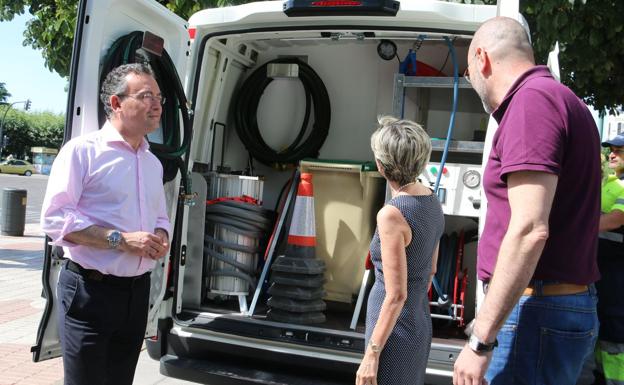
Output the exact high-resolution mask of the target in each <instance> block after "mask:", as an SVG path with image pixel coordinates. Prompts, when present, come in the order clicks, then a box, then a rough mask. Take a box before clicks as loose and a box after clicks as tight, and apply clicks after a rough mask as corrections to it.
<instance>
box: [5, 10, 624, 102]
mask: <svg viewBox="0 0 624 385" xmlns="http://www.w3.org/2000/svg"><path fill="white" fill-rule="evenodd" d="M92 1H94V0H92ZM157 1H158V2H159V3H160V4H162V5H164V6H166V7H167V8H168V9H170V10H171V11H173V12H175V13H176V14H178V15H179V16H180V17H182V18H184V19H188V18H189V17H190V15H192V14H193V13H194V12H197V11H198V10H200V9H204V8H211V7H220V6H224V5H230V4H232V5H234V4H243V3H248V2H250V1H248V0H232V1H225V0H157ZM405 1H407V0H405ZM449 1H453V2H462V3H479V4H484V3H485V4H494V3H496V0H449ZM77 4H78V0H0V21H3V20H11V19H12V18H13V17H14V16H15V15H16V14H22V13H23V12H24V10H25V9H26V10H28V11H29V12H30V13H31V14H32V15H33V16H34V18H33V19H31V20H30V21H29V22H28V26H27V29H26V31H25V33H24V37H25V40H24V45H30V46H32V47H34V48H36V49H40V50H41V51H42V54H43V57H44V59H45V62H46V66H47V67H48V68H49V69H50V70H54V71H56V72H58V73H59V74H60V75H61V76H67V75H68V74H69V65H70V60H71V53H72V40H73V33H74V26H75V24H76V9H77ZM520 7H521V12H522V13H523V14H524V15H525V17H526V18H527V20H528V22H529V25H530V26H531V34H532V40H533V46H534V48H535V52H536V59H537V60H538V62H540V63H545V62H546V60H547V58H548V52H549V51H550V50H551V49H552V47H553V46H554V43H555V42H556V41H559V44H560V49H561V52H560V56H559V62H560V67H561V77H562V81H563V82H564V83H565V84H566V85H568V86H569V87H571V88H572V89H573V90H574V91H575V92H576V94H577V95H578V96H580V97H582V98H583V99H584V100H585V101H586V102H587V103H589V104H592V105H593V106H594V107H595V108H596V109H598V110H603V109H605V110H611V111H614V109H615V108H616V107H617V106H619V105H621V104H622V100H624V71H622V70H621V69H622V68H623V67H624V18H623V17H622V15H623V14H624V1H621V0H523V1H521V2H520Z"/></svg>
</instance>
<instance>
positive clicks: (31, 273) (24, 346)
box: [0, 224, 63, 385]
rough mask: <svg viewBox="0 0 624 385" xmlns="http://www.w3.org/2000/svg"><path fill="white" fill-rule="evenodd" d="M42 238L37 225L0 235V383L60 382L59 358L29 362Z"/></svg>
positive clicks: (38, 308)
mask: <svg viewBox="0 0 624 385" xmlns="http://www.w3.org/2000/svg"><path fill="white" fill-rule="evenodd" d="M43 242H44V238H43V235H42V234H41V231H40V229H39V226H38V225H37V224H27V225H26V229H25V231H24V236H23V237H10V236H5V235H2V236H0V373H2V375H0V385H8V384H19V385H26V384H41V385H44V384H45V385H56V384H62V383H63V366H62V363H61V360H60V359H58V358H57V359H53V360H48V361H44V362H40V363H34V362H33V361H32V354H31V353H30V347H31V345H34V343H35V338H36V336H37V326H38V325H39V320H40V319H41V313H42V311H43V307H44V305H45V301H44V300H43V298H41V287H42V286H41V267H42V266H43V252H42V250H43Z"/></svg>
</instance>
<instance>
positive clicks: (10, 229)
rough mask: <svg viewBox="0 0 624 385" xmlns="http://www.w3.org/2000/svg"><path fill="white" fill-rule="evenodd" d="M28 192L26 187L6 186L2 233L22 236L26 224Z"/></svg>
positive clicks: (0, 225)
mask: <svg viewBox="0 0 624 385" xmlns="http://www.w3.org/2000/svg"><path fill="white" fill-rule="evenodd" d="M26 194H27V191H26V190H24V189H17V188H13V187H6V188H5V189H3V191H2V222H1V223H0V229H1V230H0V233H2V235H12V236H18V237H21V236H22V235H24V225H25V224H26Z"/></svg>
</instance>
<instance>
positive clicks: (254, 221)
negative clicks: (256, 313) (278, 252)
mask: <svg viewBox="0 0 624 385" xmlns="http://www.w3.org/2000/svg"><path fill="white" fill-rule="evenodd" d="M273 217H274V213H273V211H270V210H266V209H264V208H262V207H261V206H256V205H252V204H248V203H243V202H234V201H223V202H217V203H214V204H210V205H208V206H206V225H207V228H208V229H209V230H208V231H209V233H211V232H214V227H215V225H217V226H218V227H219V228H220V229H226V230H229V231H231V232H234V233H236V234H238V235H241V236H244V237H247V238H248V239H249V240H250V239H253V240H256V241H257V246H248V245H245V244H239V243H234V242H228V241H224V240H222V239H217V238H214V237H212V236H210V235H209V234H206V236H205V237H204V255H205V257H207V258H209V259H212V260H218V261H220V262H223V263H224V264H225V265H229V266H230V267H222V268H220V269H213V268H212V264H211V263H206V266H208V267H209V269H210V270H209V271H208V273H207V275H209V276H226V277H227V276H229V277H236V278H239V279H242V280H244V281H246V282H247V283H248V284H249V286H250V287H251V288H252V290H255V287H256V278H255V275H256V268H255V266H248V265H247V264H245V263H242V262H239V261H237V260H236V259H235V258H233V257H231V256H228V255H226V252H225V251H226V250H231V251H235V252H243V253H247V254H249V258H252V256H253V255H254V254H255V255H258V254H259V253H260V252H261V251H263V250H264V243H265V241H266V237H267V235H268V234H269V232H270V230H271V228H272V227H273Z"/></svg>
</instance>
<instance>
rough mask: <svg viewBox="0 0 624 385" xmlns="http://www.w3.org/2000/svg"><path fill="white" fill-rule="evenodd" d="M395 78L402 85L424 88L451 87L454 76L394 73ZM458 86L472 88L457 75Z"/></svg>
mask: <svg viewBox="0 0 624 385" xmlns="http://www.w3.org/2000/svg"><path fill="white" fill-rule="evenodd" d="M395 76H396V78H395V80H397V81H400V82H402V83H403V87H424V88H453V84H454V78H453V77H452V76H405V75H403V74H396V75H395ZM458 80H459V84H458V87H459V88H472V85H470V83H469V82H468V80H466V79H465V78H464V77H461V76H460V77H459V79H458Z"/></svg>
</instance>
